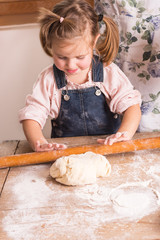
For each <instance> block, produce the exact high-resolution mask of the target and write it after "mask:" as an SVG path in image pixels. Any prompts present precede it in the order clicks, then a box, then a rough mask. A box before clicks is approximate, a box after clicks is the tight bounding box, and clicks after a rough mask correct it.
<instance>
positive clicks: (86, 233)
mask: <svg viewBox="0 0 160 240" xmlns="http://www.w3.org/2000/svg"><path fill="white" fill-rule="evenodd" d="M145 155H146V153H145V151H141V152H139V153H138V154H133V155H132V157H131V158H130V162H128V163H123V158H122V160H121V164H119V163H115V164H112V172H111V176H110V177H109V178H107V179H103V178H102V179H98V181H97V182H96V183H95V184H92V185H86V186H79V187H67V186H62V185H60V184H56V183H55V182H54V181H53V180H52V179H51V178H49V165H38V166H35V167H34V168H33V166H32V167H31V171H29V170H28V167H27V171H25V168H23V169H22V171H21V172H19V175H16V176H15V178H13V177H12V178H9V179H8V182H7V184H8V186H10V189H8V192H12V197H13V198H12V199H11V200H10V201H12V202H11V205H12V206H14V209H13V210H10V208H9V207H10V206H5V204H6V203H5V202H4V209H7V210H8V209H9V211H7V210H6V211H4V212H5V213H4V217H3V219H2V226H3V231H4V232H5V233H6V234H7V236H8V238H9V239H12V240H22V239H23V240H33V239H38V240H50V239H52V240H57V239H64V240H69V239H76V240H81V239H85V240H90V239H92V240H101V239H103V240H104V238H103V237H102V238H101V236H100V233H99V229H101V228H102V226H105V227H107V226H108V225H109V224H110V223H111V222H114V223H116V224H119V225H122V226H124V224H125V223H133V222H137V221H139V220H140V219H142V218H143V217H145V216H147V215H150V214H152V213H154V212H155V211H156V210H158V209H159V206H160V200H159V199H160V194H159V192H160V188H159V182H158V180H159V177H160V167H159V164H158V163H157V161H156V160H155V159H154V156H153V155H151V154H149V153H147V156H149V157H150V159H146V158H145V157H144V156H145ZM146 163H147V164H146ZM126 169H128V171H126ZM122 176H123V178H122ZM142 176H143V180H142ZM86 226H87V227H86ZM108 231H114V228H113V229H112V230H110V229H108ZM123 234H124V232H123V231H122V235H119V239H124V235H123ZM126 234H127V233H126ZM57 236H58V237H57ZM64 236H65V238H64ZM126 236H127V235H126ZM129 238H130V235H128V237H126V239H129ZM113 239H117V238H116V237H115V238H114V237H113Z"/></svg>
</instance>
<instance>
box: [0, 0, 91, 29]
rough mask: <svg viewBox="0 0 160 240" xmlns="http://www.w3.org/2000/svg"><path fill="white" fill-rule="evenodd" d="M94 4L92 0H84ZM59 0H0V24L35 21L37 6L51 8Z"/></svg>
mask: <svg viewBox="0 0 160 240" xmlns="http://www.w3.org/2000/svg"><path fill="white" fill-rule="evenodd" d="M86 1H87V2H89V3H90V4H91V5H92V6H94V0H86ZM58 2H60V0H39V1H38V0H22V1H20V0H17V1H13V0H7V1H4V0H3V1H2V0H0V26H6V25H17V24H26V23H35V22H36V21H37V20H36V19H37V15H38V8H39V7H45V8H48V9H52V8H53V6H54V5H55V4H56V3H58Z"/></svg>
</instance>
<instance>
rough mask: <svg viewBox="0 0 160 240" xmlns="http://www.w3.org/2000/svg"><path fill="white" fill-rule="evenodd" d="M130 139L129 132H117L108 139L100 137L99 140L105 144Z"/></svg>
mask: <svg viewBox="0 0 160 240" xmlns="http://www.w3.org/2000/svg"><path fill="white" fill-rule="evenodd" d="M127 140H130V137H129V134H128V132H117V133H115V134H112V135H110V136H109V137H107V138H106V139H98V140H97V142H98V143H101V144H104V145H112V144H113V143H115V142H120V141H127Z"/></svg>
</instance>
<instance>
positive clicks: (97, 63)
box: [92, 55, 103, 82]
mask: <svg viewBox="0 0 160 240" xmlns="http://www.w3.org/2000/svg"><path fill="white" fill-rule="evenodd" d="M92 79H93V81H94V82H103V63H102V62H101V60H100V59H99V57H98V56H96V55H94V56H93V59H92Z"/></svg>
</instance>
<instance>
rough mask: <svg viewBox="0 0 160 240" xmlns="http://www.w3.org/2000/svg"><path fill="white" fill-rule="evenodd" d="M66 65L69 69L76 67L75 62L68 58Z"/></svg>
mask: <svg viewBox="0 0 160 240" xmlns="http://www.w3.org/2000/svg"><path fill="white" fill-rule="evenodd" d="M67 67H68V68H69V69H75V68H76V63H75V60H74V59H68V61H67Z"/></svg>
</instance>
